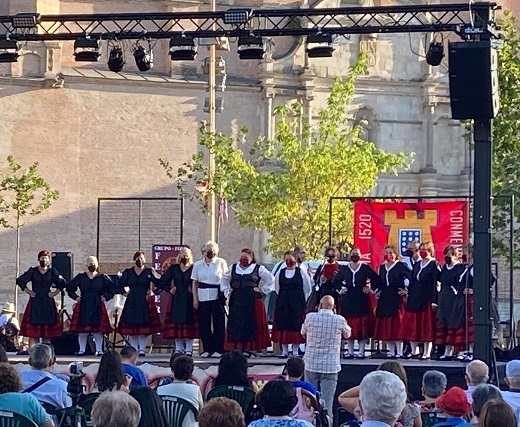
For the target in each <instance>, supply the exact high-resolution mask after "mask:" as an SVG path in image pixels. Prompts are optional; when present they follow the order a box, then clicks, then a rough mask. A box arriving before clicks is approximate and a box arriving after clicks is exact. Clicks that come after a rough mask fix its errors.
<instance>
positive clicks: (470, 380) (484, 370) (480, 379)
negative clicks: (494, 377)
mask: <svg viewBox="0 0 520 427" xmlns="http://www.w3.org/2000/svg"><path fill="white" fill-rule="evenodd" d="M465 378H466V384H467V385H468V389H467V390H466V397H467V398H468V402H469V403H473V391H475V389H476V388H477V386H478V385H479V384H486V383H487V382H488V379H489V368H488V365H486V364H485V363H484V362H483V361H482V360H476V359H475V360H473V361H472V362H470V363H469V364H468V366H466V375H465Z"/></svg>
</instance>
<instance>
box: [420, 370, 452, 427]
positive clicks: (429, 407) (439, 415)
mask: <svg viewBox="0 0 520 427" xmlns="http://www.w3.org/2000/svg"><path fill="white" fill-rule="evenodd" d="M447 384H448V380H447V378H446V375H444V374H443V373H442V372H439V371H426V372H425V373H424V375H423V379H422V390H421V391H422V395H423V396H424V400H422V401H420V402H418V404H419V406H420V407H421V418H422V420H423V425H424V424H427V425H433V424H437V423H438V422H440V421H446V420H447V419H448V416H447V415H446V414H445V413H443V412H442V411H441V410H440V409H439V408H437V406H435V403H436V401H437V398H438V397H439V396H441V395H442V394H443V393H444V392H445V391H446V385H447ZM425 421H428V423H425Z"/></svg>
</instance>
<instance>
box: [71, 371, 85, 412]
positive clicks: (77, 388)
mask: <svg viewBox="0 0 520 427" xmlns="http://www.w3.org/2000/svg"><path fill="white" fill-rule="evenodd" d="M69 372H70V380H69V383H68V384H67V393H68V394H69V396H70V397H71V399H72V402H73V403H74V406H76V403H77V401H78V399H79V397H80V396H81V395H82V394H83V377H84V376H85V374H84V373H83V362H72V363H70V364H69Z"/></svg>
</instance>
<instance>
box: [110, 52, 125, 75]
mask: <svg viewBox="0 0 520 427" xmlns="http://www.w3.org/2000/svg"><path fill="white" fill-rule="evenodd" d="M124 65H125V55H124V53H123V49H121V48H120V47H119V46H114V47H113V48H112V50H111V51H110V53H109V55H108V69H109V70H110V71H113V72H114V73H119V72H120V71H122V70H123V66H124Z"/></svg>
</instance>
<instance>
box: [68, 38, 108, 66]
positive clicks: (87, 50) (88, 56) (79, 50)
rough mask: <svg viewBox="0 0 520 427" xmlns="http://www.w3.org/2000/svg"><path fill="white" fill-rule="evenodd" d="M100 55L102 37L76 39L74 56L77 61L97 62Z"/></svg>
mask: <svg viewBox="0 0 520 427" xmlns="http://www.w3.org/2000/svg"><path fill="white" fill-rule="evenodd" d="M100 56H101V40H100V39H91V38H87V37H82V38H78V39H76V41H74V58H75V59H76V61H77V62H97V60H98V59H99V57H100Z"/></svg>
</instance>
